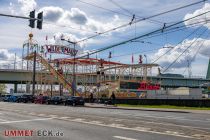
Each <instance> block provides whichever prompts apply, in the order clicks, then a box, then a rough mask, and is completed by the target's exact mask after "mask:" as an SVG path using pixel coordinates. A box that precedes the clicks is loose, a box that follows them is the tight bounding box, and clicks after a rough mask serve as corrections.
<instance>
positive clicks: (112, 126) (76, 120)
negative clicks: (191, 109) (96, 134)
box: [69, 119, 195, 139]
mask: <svg viewBox="0 0 210 140" xmlns="http://www.w3.org/2000/svg"><path fill="white" fill-rule="evenodd" d="M69 121H71V122H78V123H84V124H92V125H98V126H103V127H111V128H118V129H123V130H132V131H138V132H145V133H153V134H159V135H169V136H175V137H183V138H191V139H193V138H194V139H195V137H192V136H187V135H181V134H172V133H166V132H157V131H153V130H146V129H139V128H128V127H125V126H116V125H115V126H114V125H109V124H101V123H92V122H87V121H83V120H81V119H73V120H69Z"/></svg>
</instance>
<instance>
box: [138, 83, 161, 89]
mask: <svg viewBox="0 0 210 140" xmlns="http://www.w3.org/2000/svg"><path fill="white" fill-rule="evenodd" d="M138 90H160V84H155V85H153V84H151V83H145V82H142V83H140V85H139V88H138Z"/></svg>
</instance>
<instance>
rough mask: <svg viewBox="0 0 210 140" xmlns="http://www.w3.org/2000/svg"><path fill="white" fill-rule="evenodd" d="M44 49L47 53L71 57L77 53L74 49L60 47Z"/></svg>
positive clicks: (47, 46)
mask: <svg viewBox="0 0 210 140" xmlns="http://www.w3.org/2000/svg"><path fill="white" fill-rule="evenodd" d="M46 49H47V52H48V53H58V54H66V55H71V56H76V55H77V53H78V50H76V49H73V48H69V47H66V46H61V45H46Z"/></svg>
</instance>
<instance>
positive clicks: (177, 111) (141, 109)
mask: <svg viewBox="0 0 210 140" xmlns="http://www.w3.org/2000/svg"><path fill="white" fill-rule="evenodd" d="M85 107H87V108H102V109H118V110H136V111H156V112H174V113H192V112H190V111H181V110H159V109H143V108H122V107H100V106H86V105H85Z"/></svg>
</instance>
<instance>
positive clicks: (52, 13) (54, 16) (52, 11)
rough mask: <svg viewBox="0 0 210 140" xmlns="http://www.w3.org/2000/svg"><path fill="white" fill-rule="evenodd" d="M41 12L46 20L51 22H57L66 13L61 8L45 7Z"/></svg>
mask: <svg viewBox="0 0 210 140" xmlns="http://www.w3.org/2000/svg"><path fill="white" fill-rule="evenodd" d="M39 11H43V15H44V20H47V21H51V22H57V21H58V20H59V19H60V18H61V17H62V16H63V13H64V10H63V9H62V8H60V7H53V6H49V7H43V8H41V9H40V10H39Z"/></svg>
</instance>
